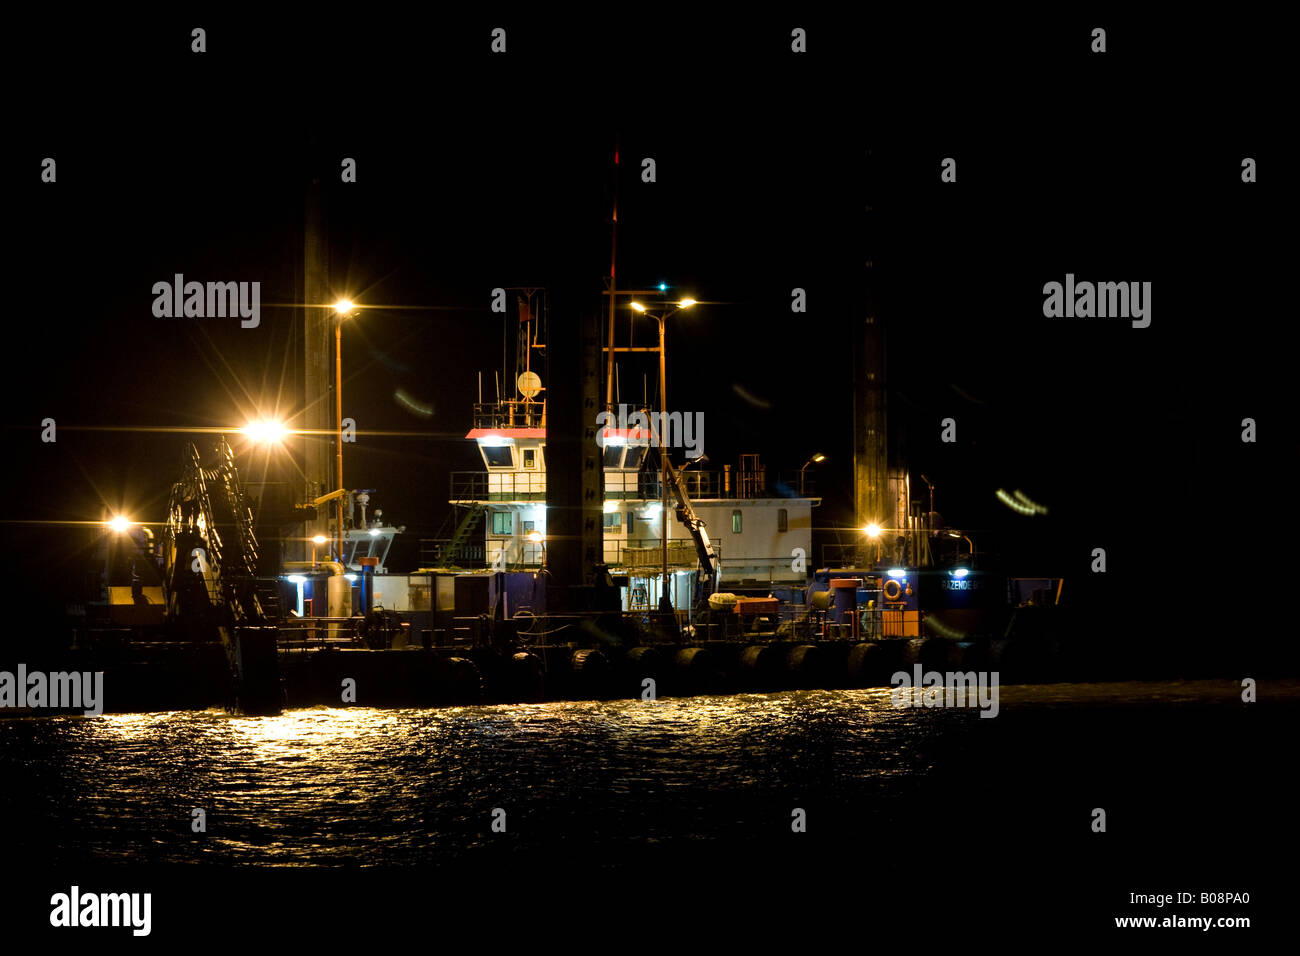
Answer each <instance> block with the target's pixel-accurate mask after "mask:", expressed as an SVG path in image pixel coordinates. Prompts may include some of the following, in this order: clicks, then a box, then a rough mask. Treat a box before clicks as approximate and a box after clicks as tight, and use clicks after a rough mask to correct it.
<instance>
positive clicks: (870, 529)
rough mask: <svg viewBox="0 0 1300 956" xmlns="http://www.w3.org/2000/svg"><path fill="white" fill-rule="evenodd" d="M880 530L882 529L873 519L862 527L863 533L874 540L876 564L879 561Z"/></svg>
mask: <svg viewBox="0 0 1300 956" xmlns="http://www.w3.org/2000/svg"><path fill="white" fill-rule="evenodd" d="M882 530H883V529H882V528H881V527H880V525H878V524H876V523H875V522H874V521H873V522H871V524H869V525H867V526H866V527H865V528H863V529H862V531H863V533H864V534H865V535H866V536H867V537H868V538H871V539H873V540H874V541H875V542H876V563H877V564H879V563H880V535H881V532H882Z"/></svg>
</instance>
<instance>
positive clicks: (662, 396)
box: [632, 299, 695, 613]
mask: <svg viewBox="0 0 1300 956" xmlns="http://www.w3.org/2000/svg"><path fill="white" fill-rule="evenodd" d="M694 304H695V300H694V299H682V300H681V301H680V302H678V303H677V308H675V309H673V310H672V311H671V312H664V313H663V314H661V315H654V314H653V313H650V312H646V309H645V306H644V305H642V304H641V303H640V302H633V303H632V308H634V309H636V310H637V311H638V312H641V313H644V314H645V315H649V316H650V317H651V318H652V319H654V320H656V321H657V322H658V323H659V411H660V414H659V462H660V465H661V467H662V471H663V476H662V478H661V479H660V480H661V484H662V487H661V488H660V489H659V491H660V495H661V496H662V498H663V511H662V512H660V516H659V520H660V523H661V537H662V542H663V580H662V589H661V590H660V592H659V610H660V611H663V612H665V613H672V609H673V604H672V601H670V600H669V599H668V468H669V465H668V365H667V359H666V358H665V353H664V322H665V320H666V319H667V318H668V317H669V316H670V315H674V314H676V313H678V312H680V311H681V310H682V309H689V308H690V307H691V306H693V305H694Z"/></svg>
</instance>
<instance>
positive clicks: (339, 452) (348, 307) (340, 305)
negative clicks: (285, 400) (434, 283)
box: [334, 299, 354, 564]
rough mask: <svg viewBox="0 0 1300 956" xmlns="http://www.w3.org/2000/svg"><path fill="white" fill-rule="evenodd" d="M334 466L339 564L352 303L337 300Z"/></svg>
mask: <svg viewBox="0 0 1300 956" xmlns="http://www.w3.org/2000/svg"><path fill="white" fill-rule="evenodd" d="M334 314H335V320H334V422H335V425H336V426H337V430H336V432H335V436H334V449H335V450H334V466H335V478H336V479H337V485H336V487H335V489H334V490H335V491H336V492H338V493H339V495H338V497H337V498H335V499H334V520H335V526H334V550H335V552H336V554H337V557H338V560H339V563H340V564H341V563H342V562H343V320H344V319H346V318H349V317H350V316H351V315H353V314H354V313H353V307H352V303H351V302H350V301H349V300H347V299H339V301H337V302H335V303H334Z"/></svg>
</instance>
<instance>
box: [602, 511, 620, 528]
mask: <svg viewBox="0 0 1300 956" xmlns="http://www.w3.org/2000/svg"><path fill="white" fill-rule="evenodd" d="M622 526H623V512H621V511H611V512H610V513H609V514H607V515H605V527H606V528H614V529H618V528H621V527H622Z"/></svg>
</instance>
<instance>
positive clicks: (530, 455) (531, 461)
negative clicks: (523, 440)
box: [524, 448, 537, 468]
mask: <svg viewBox="0 0 1300 956" xmlns="http://www.w3.org/2000/svg"><path fill="white" fill-rule="evenodd" d="M524 467H525V468H536V467H537V449H536V448H525V449H524Z"/></svg>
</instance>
